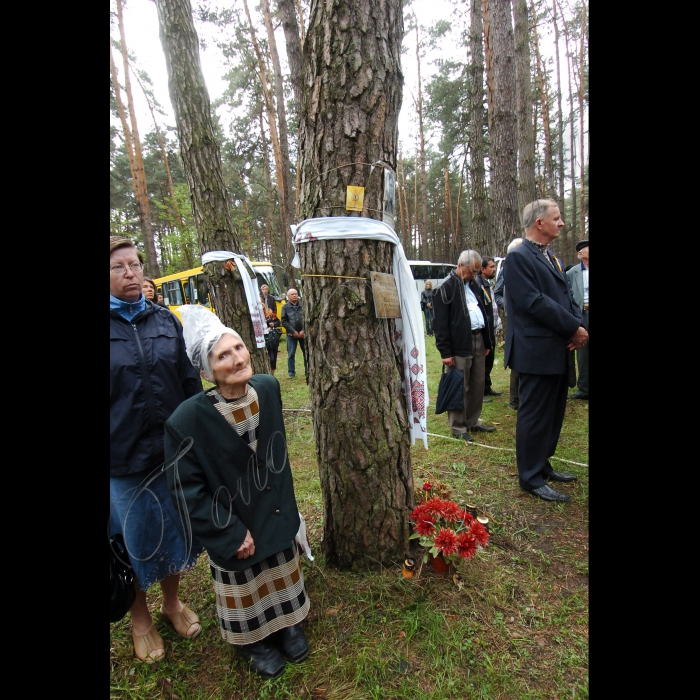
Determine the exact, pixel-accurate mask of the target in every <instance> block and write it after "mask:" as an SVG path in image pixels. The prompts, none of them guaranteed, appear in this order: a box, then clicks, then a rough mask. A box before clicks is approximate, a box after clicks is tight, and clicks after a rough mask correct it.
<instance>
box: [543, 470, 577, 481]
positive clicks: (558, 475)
mask: <svg viewBox="0 0 700 700" xmlns="http://www.w3.org/2000/svg"><path fill="white" fill-rule="evenodd" d="M544 478H545V479H551V480H552V481H563V482H564V483H567V482H569V481H576V479H578V477H577V476H574V475H573V474H564V473H563V472H555V471H551V472H550V473H549V474H546V475H545V477H544Z"/></svg>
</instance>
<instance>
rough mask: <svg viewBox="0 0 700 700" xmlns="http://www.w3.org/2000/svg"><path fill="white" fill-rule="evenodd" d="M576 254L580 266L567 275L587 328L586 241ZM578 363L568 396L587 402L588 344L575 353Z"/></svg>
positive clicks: (577, 249)
mask: <svg viewBox="0 0 700 700" xmlns="http://www.w3.org/2000/svg"><path fill="white" fill-rule="evenodd" d="M576 252H577V253H578V259H579V260H580V261H581V262H580V264H578V265H574V266H573V267H572V268H571V269H570V270H569V271H568V272H567V273H566V277H567V279H568V280H569V286H570V287H571V293H572V294H573V297H574V301H575V302H576V303H577V304H578V305H579V308H580V309H581V315H582V316H583V325H584V326H585V327H586V328H588V240H582V241H579V242H578V243H577V244H576ZM576 359H577V361H578V382H577V384H576V386H577V387H578V389H577V390H576V392H575V393H574V394H572V395H571V396H569V398H570V399H586V400H588V343H586V344H585V345H584V346H583V347H582V348H579V349H578V350H577V351H576Z"/></svg>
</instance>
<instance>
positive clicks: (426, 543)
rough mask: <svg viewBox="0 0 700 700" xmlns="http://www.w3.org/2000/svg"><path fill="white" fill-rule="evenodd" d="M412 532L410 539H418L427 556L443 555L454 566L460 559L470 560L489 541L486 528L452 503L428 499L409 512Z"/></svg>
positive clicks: (424, 558)
mask: <svg viewBox="0 0 700 700" xmlns="http://www.w3.org/2000/svg"><path fill="white" fill-rule="evenodd" d="M411 523H412V525H413V530H414V533H413V534H412V535H411V538H410V539H412V540H413V539H416V538H420V540H419V541H420V545H421V546H422V547H426V548H427V549H428V552H427V553H426V554H425V555H424V557H423V562H424V563H425V562H427V561H428V554H432V555H433V557H437V556H438V555H439V554H442V556H443V557H444V559H445V561H448V562H453V563H454V564H457V563H458V562H459V561H460V559H471V558H472V557H473V556H474V555H475V554H476V553H477V552H478V551H479V549H480V548H481V547H485V546H486V543H487V542H488V541H489V533H488V532H487V531H486V528H485V527H484V526H483V525H482V524H481V523H480V522H479V521H478V520H477V519H476V518H474V517H473V516H472V514H471V513H469V512H468V511H466V510H464V509H463V508H460V507H459V506H458V505H457V504H456V503H455V502H454V501H450V500H447V499H442V498H431V499H430V500H428V501H425V502H424V503H421V504H420V505H419V506H416V508H414V510H413V512H412V513H411Z"/></svg>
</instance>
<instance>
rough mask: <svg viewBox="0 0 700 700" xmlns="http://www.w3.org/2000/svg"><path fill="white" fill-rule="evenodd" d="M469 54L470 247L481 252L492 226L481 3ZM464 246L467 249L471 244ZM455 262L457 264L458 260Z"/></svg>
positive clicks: (474, 10)
mask: <svg viewBox="0 0 700 700" xmlns="http://www.w3.org/2000/svg"><path fill="white" fill-rule="evenodd" d="M469 52H470V54H471V65H470V67H469V69H468V70H469V77H470V80H469V110H470V112H471V119H470V120H469V151H470V167H469V177H470V179H471V190H472V198H471V204H472V206H471V222H470V223H471V226H470V228H471V241H470V244H471V247H473V248H475V249H476V250H481V249H483V247H484V246H485V245H486V241H487V238H488V224H489V218H488V200H487V197H486V165H485V160H484V155H485V154H484V151H485V149H484V116H485V115H484V38H483V18H482V7H481V0H471V20H470V25H469ZM461 245H462V241H461V239H460V246H461ZM463 245H465V246H466V245H467V243H466V242H465V243H464V244H463ZM454 262H455V263H456V262H457V260H456V258H455V260H454Z"/></svg>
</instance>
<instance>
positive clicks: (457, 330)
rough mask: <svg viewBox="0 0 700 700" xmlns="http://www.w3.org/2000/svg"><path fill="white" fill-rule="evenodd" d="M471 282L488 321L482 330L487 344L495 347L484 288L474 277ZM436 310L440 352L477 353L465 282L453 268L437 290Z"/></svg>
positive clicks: (437, 339)
mask: <svg viewBox="0 0 700 700" xmlns="http://www.w3.org/2000/svg"><path fill="white" fill-rule="evenodd" d="M467 284H469V285H470V288H471V290H472V292H474V296H475V297H476V300H477V302H478V304H479V308H480V309H481V313H482V314H483V315H484V320H485V322H486V326H484V328H483V330H482V335H483V338H484V347H485V348H489V349H492V348H493V344H492V343H491V337H490V335H489V330H488V316H487V312H486V309H485V308H484V302H483V298H482V294H481V289H480V288H479V287H478V286H477V284H476V282H475V281H474V280H470V281H469V282H468V283H467ZM433 310H434V311H435V319H434V320H433V329H434V331H435V345H436V347H437V349H438V352H439V353H440V356H441V357H443V358H445V357H455V356H456V357H471V356H472V355H473V354H474V352H473V350H472V326H471V321H470V320H469V311H468V310H467V300H466V299H465V296H464V282H463V281H462V280H461V279H460V278H459V277H457V275H456V274H455V273H454V272H450V274H449V275H448V276H447V277H446V278H445V281H444V282H443V283H442V284H441V285H440V286H439V287H438V289H437V290H436V291H435V294H433Z"/></svg>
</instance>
